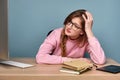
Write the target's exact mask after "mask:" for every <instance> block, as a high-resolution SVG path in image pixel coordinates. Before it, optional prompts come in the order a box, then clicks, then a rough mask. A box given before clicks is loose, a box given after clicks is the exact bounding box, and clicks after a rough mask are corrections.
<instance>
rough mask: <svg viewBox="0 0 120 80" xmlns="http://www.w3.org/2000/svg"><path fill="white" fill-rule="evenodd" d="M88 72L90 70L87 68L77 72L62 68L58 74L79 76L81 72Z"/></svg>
mask: <svg viewBox="0 0 120 80" xmlns="http://www.w3.org/2000/svg"><path fill="white" fill-rule="evenodd" d="M88 70H91V69H90V68H87V69H86V70H80V71H77V70H72V69H68V68H64V67H62V68H61V69H60V72H65V73H71V74H81V73H83V72H86V71H88Z"/></svg>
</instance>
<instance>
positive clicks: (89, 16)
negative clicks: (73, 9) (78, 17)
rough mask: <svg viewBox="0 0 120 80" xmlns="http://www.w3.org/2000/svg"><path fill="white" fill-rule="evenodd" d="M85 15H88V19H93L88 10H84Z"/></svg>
mask: <svg viewBox="0 0 120 80" xmlns="http://www.w3.org/2000/svg"><path fill="white" fill-rule="evenodd" d="M85 13H86V15H87V17H88V20H93V17H92V14H91V13H90V12H88V11H87V12H85Z"/></svg>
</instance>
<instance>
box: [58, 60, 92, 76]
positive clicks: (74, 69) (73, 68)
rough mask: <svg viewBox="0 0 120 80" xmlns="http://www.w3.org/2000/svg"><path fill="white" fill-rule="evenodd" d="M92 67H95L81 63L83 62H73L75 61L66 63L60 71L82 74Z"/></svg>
mask: <svg viewBox="0 0 120 80" xmlns="http://www.w3.org/2000/svg"><path fill="white" fill-rule="evenodd" d="M92 67H93V64H92V63H88V62H86V61H81V60H73V61H67V62H64V63H63V66H62V68H61V69H60V71H61V72H68V73H76V74H80V73H83V72H85V71H88V70H91V69H92Z"/></svg>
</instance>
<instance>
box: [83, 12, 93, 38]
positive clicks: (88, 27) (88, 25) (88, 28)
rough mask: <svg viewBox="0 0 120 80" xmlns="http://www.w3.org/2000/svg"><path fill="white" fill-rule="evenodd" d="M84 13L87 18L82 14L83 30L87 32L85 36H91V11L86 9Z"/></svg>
mask: <svg viewBox="0 0 120 80" xmlns="http://www.w3.org/2000/svg"><path fill="white" fill-rule="evenodd" d="M85 13H86V16H87V18H86V16H85V15H82V16H83V18H84V20H85V32H86V34H87V37H88V38H91V37H93V36H94V35H93V32H92V26H93V17H92V15H91V13H89V12H88V11H86V12H85Z"/></svg>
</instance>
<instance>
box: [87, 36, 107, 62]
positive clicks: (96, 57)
mask: <svg viewBox="0 0 120 80" xmlns="http://www.w3.org/2000/svg"><path fill="white" fill-rule="evenodd" d="M86 49H87V52H88V53H89V54H90V58H91V59H92V61H93V62H94V63H96V64H104V63H105V61H106V57H105V54H104V51H103V49H102V47H101V45H100V43H99V41H98V40H97V38H95V37H93V38H90V39H88V45H87V48H86Z"/></svg>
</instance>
